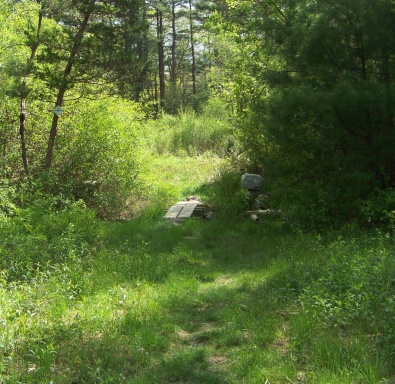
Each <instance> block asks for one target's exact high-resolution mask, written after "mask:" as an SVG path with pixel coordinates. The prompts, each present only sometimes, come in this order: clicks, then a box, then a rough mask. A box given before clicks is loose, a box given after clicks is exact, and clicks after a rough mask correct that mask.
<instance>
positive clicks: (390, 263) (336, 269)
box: [300, 235, 395, 354]
mask: <svg viewBox="0 0 395 384" xmlns="http://www.w3.org/2000/svg"><path fill="white" fill-rule="evenodd" d="M389 245H390V246H389ZM329 255H330V260H329V262H328V263H327V265H326V266H324V268H323V270H322V275H321V277H319V278H318V279H316V280H315V281H313V282H312V283H311V284H310V285H309V286H308V287H306V289H305V290H304V292H303V293H302V294H301V296H300V301H301V303H302V304H303V306H304V307H305V308H306V309H307V311H308V312H310V313H312V314H313V315H314V316H316V317H317V318H320V319H321V320H322V321H323V322H324V323H325V324H326V326H328V327H348V326H350V325H352V324H355V323H357V324H358V323H359V324H361V325H363V326H364V327H367V328H369V329H370V331H371V332H372V333H373V334H375V335H377V337H378V339H379V341H380V342H382V343H383V345H384V349H386V350H387V351H389V353H390V354H395V330H394V328H393V324H394V321H395V259H394V254H393V251H392V250H391V244H388V239H387V237H385V236H383V235H377V237H376V238H374V239H373V241H370V242H369V241H366V240H365V241H364V240H363V239H358V240H353V241H350V242H346V241H344V240H342V239H339V240H337V241H335V242H334V243H333V244H331V245H330V247H329Z"/></svg>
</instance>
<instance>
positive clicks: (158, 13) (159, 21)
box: [156, 1, 166, 108]
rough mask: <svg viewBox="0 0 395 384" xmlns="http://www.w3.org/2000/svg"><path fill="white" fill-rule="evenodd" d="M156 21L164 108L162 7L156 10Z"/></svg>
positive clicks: (160, 82)
mask: <svg viewBox="0 0 395 384" xmlns="http://www.w3.org/2000/svg"><path fill="white" fill-rule="evenodd" d="M161 2H162V1H161ZM156 22H157V39H158V72H159V99H160V107H161V108H164V106H165V96H166V91H165V89H166V84H165V54H164V47H163V13H162V11H161V10H160V9H157V11H156Z"/></svg>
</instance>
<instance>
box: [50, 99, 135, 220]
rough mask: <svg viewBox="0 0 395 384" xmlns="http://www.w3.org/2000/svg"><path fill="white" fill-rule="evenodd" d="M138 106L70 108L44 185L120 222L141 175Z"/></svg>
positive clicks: (116, 102)
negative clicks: (80, 200)
mask: <svg viewBox="0 0 395 384" xmlns="http://www.w3.org/2000/svg"><path fill="white" fill-rule="evenodd" d="M141 119H142V115H141V113H140V112H139V109H138V106H136V105H134V104H132V103H127V102H125V101H123V100H120V99H110V98H109V99H104V100H98V101H91V102H86V103H80V104H79V105H71V106H70V107H69V109H68V110H67V109H66V108H65V113H64V117H63V120H62V125H61V128H60V129H61V132H60V136H59V150H58V153H57V154H56V157H55V160H54V164H53V169H52V170H51V173H50V174H49V175H48V180H45V179H42V180H43V183H44V185H43V187H44V188H46V189H47V190H48V189H49V190H50V191H51V193H53V194H54V195H57V194H63V195H65V196H70V197H73V198H75V199H83V200H84V201H85V202H86V204H87V205H88V206H90V207H92V208H93V209H95V210H96V211H97V212H98V214H99V215H100V216H101V217H105V218H119V217H120V216H121V215H122V214H123V212H127V211H128V207H127V203H126V202H127V200H128V198H130V197H131V196H132V195H133V192H134V191H136V188H137V185H136V182H135V181H136V178H137V175H138V173H139V171H140V168H141V164H140V154H139V151H140V144H139V139H138V135H137V132H138V130H139V126H140V124H141Z"/></svg>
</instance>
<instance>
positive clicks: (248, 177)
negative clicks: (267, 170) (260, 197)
mask: <svg viewBox="0 0 395 384" xmlns="http://www.w3.org/2000/svg"><path fill="white" fill-rule="evenodd" d="M241 186H242V187H243V188H244V189H248V190H249V191H260V190H261V189H262V186H263V177H262V176H261V175H255V174H252V173H245V174H244V175H243V176H241Z"/></svg>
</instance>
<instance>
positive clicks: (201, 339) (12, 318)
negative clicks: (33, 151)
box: [0, 114, 395, 384]
mask: <svg viewBox="0 0 395 384" xmlns="http://www.w3.org/2000/svg"><path fill="white" fill-rule="evenodd" d="M204 118H205V119H210V118H211V117H210V116H209V115H207V114H206V115H205V117H204ZM168 119H169V120H171V119H172V118H168ZM194 119H196V120H193V121H192V118H191V117H190V116H189V117H188V116H187V115H184V116H183V117H180V118H179V120H178V121H172V122H171V123H169V124H168V125H166V124H167V123H166V122H163V121H162V122H160V123H159V124H158V123H156V124H157V125H155V123H149V124H151V125H150V126H147V127H146V130H145V131H144V132H145V136H144V137H145V140H146V141H147V142H146V144H145V145H146V146H147V147H146V150H145V156H146V159H145V161H144V163H145V167H146V170H147V171H146V172H145V173H144V174H143V175H142V176H141V183H142V185H144V186H145V187H144V188H143V190H142V192H141V194H140V195H138V196H135V197H134V200H133V201H132V202H133V204H131V205H132V206H133V207H134V210H133V212H132V213H133V217H129V218H124V217H123V218H122V220H118V221H116V220H112V221H108V220H107V221H106V220H101V219H98V218H97V217H96V214H95V212H94V211H93V210H91V209H89V208H87V207H86V206H85V204H84V203H83V202H82V201H72V200H68V199H66V198H62V197H61V196H60V197H59V196H52V197H49V196H45V195H40V196H35V198H34V199H33V200H32V201H33V202H32V203H31V204H28V205H26V206H24V207H22V208H20V207H18V206H17V205H15V204H14V203H12V202H11V201H12V196H11V195H12V190H11V189H10V190H9V191H8V195H5V194H4V195H3V196H2V212H6V213H3V214H2V216H1V217H0V269H1V275H0V383H4V384H5V383H7V384H8V383H10V384H16V383H40V384H41V383H43V384H44V383H48V384H49V383H54V384H55V383H56V384H58V383H59V384H61V383H62V384H63V383H64V384H66V383H68V384H70V383H75V384H80V383H136V384H154V383H185V384H187V383H188V384H192V383H196V384H197V383H207V384H215V383H218V384H225V383H229V384H230V383H248V384H250V383H251V384H252V383H260V384H261V383H265V384H274V383H277V384H280V383H281V384H285V383H317V384H318V383H320V384H330V383H333V384H334V383H342V384H343V383H345V384H347V383H349V384H354V383H361V384H365V383H371V384H373V383H375V384H378V383H381V384H384V383H386V384H390V383H393V382H394V380H395V377H394V372H395V327H394V324H395V257H394V256H395V254H394V253H395V252H394V244H393V240H392V233H391V231H390V230H378V229H375V228H368V229H366V228H364V229H361V228H359V227H356V226H348V227H346V228H342V229H336V230H335V229H333V230H328V231H326V232H325V233H315V232H312V231H310V232H307V231H304V230H303V229H302V228H300V227H299V226H297V225H293V223H292V221H289V220H287V219H286V217H280V218H278V217H277V218H268V219H264V220H261V221H260V222H254V221H252V220H250V219H249V217H248V216H245V215H244V214H243V213H244V210H245V209H246V208H248V197H247V195H246V193H245V192H244V191H242V190H241V186H240V176H241V175H240V169H237V167H235V166H234V165H232V164H231V163H230V162H229V161H228V160H227V159H226V158H227V156H226V153H225V152H226V151H225V152H222V150H221V152H218V151H216V146H215V145H212V143H213V142H217V143H218V142H221V143H222V144H221V145H220V146H218V147H219V148H222V149H223V148H227V151H232V148H234V146H235V145H236V144H235V142H233V141H232V140H233V139H231V140H230V139H229V137H232V135H231V132H229V131H227V128H226V126H224V125H221V126H219V125H218V126H219V128H218V129H217V130H213V129H212V128H213V126H214V124H211V123H210V124H208V123H207V121H206V122H205V123H202V122H201V121H200V122H199V121H198V120H197V117H196V116H195V117H194ZM191 124H195V125H196V124H197V125H198V124H201V125H198V127H200V128H199V129H197V130H193V129H191V128H190V127H191ZM205 126H209V127H210V130H208V129H207V131H204V129H202V128H201V127H205ZM166 127H167V128H166ZM158 129H162V130H163V132H162V134H161V135H160V137H162V138H163V140H165V141H164V143H165V144H163V145H160V143H159V144H158V141H157V140H158V139H157V137H158V135H157V134H156V133H157V130H158ZM187 132H192V134H191V135H192V136H188V133H187ZM193 132H195V133H193ZM196 132H199V137H198V138H197V137H196V135H197V133H196ZM196 143H199V145H195V146H194V144H196ZM189 195H195V196H198V197H199V198H200V199H201V200H202V201H204V202H206V203H207V204H208V205H209V206H210V209H211V210H212V211H213V218H212V219H211V220H203V219H190V220H188V221H185V222H183V223H181V224H180V223H173V222H169V221H166V220H164V219H163V215H164V212H165V210H166V209H167V208H169V206H170V205H171V204H174V203H175V202H177V201H178V200H179V199H182V198H185V197H187V196H189Z"/></svg>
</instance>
